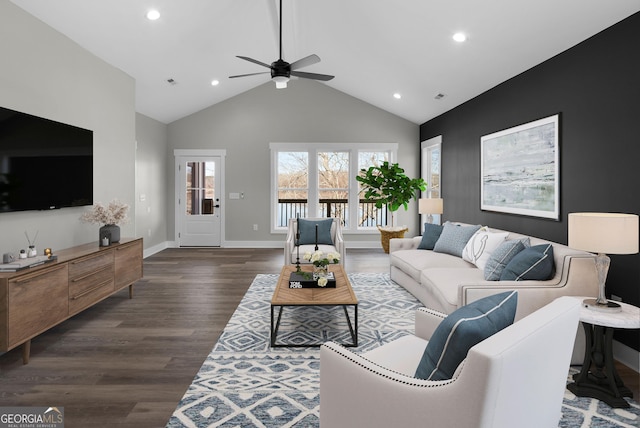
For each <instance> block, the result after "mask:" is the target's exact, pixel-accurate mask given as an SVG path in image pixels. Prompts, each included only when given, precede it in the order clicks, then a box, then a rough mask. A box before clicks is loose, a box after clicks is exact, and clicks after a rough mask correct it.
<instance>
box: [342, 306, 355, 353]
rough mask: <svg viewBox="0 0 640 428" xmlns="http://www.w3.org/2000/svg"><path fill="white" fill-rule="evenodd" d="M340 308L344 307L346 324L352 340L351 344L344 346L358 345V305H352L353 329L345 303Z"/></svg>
mask: <svg viewBox="0 0 640 428" xmlns="http://www.w3.org/2000/svg"><path fill="white" fill-rule="evenodd" d="M342 309H344V315H345V316H346V317H347V324H349V332H350V333H351V340H352V341H353V345H345V346H353V347H358V305H353V311H354V325H355V329H354V326H353V325H352V324H351V318H350V317H349V312H348V310H347V305H343V306H342Z"/></svg>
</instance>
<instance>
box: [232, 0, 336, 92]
mask: <svg viewBox="0 0 640 428" xmlns="http://www.w3.org/2000/svg"><path fill="white" fill-rule="evenodd" d="M237 57H238V58H240V59H243V60H245V61H249V62H253V63H254V64H258V65H261V66H263V67H266V68H269V69H271V79H272V80H273V81H274V82H276V88H278V89H282V88H286V87H287V82H288V81H289V77H291V76H296V77H301V78H303V79H314V80H322V81H327V80H331V79H333V77H334V76H330V75H328V74H318V73H307V72H304V71H297V70H298V69H299V68H302V67H307V66H309V65H313V64H317V63H319V62H320V57H319V56H318V55H315V54H313V55H309V56H306V57H304V58H302V59H299V60H297V61H295V62H293V63H291V64H289V63H288V62H286V61H285V60H283V59H282V0H280V58H279V59H278V60H277V61H274V62H272V63H271V65H269V64H266V63H264V62H262V61H258V60H257V59H253V58H249V57H246V56H240V55H237ZM266 73H268V72H267V71H264V72H261V73H249V74H239V75H236V76H229V78H230V79H233V78H236V77H246V76H255V75H257V74H266Z"/></svg>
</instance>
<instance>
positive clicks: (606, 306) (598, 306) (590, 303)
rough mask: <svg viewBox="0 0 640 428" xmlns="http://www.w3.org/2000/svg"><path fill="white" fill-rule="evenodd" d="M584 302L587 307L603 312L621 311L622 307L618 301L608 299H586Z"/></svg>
mask: <svg viewBox="0 0 640 428" xmlns="http://www.w3.org/2000/svg"><path fill="white" fill-rule="evenodd" d="M582 304H584V306H585V307H586V308H589V309H592V310H594V311H601V312H620V311H622V308H621V307H620V305H619V304H617V303H616V302H612V301H609V300H607V301H606V302H605V303H598V301H597V299H584V300H583V301H582Z"/></svg>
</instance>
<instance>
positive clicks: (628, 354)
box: [613, 340, 640, 373]
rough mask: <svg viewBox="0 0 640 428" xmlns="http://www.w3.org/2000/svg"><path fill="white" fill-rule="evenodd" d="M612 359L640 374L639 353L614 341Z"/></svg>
mask: <svg viewBox="0 0 640 428" xmlns="http://www.w3.org/2000/svg"><path fill="white" fill-rule="evenodd" d="M613 358H615V359H616V360H618V361H620V362H621V363H622V364H624V365H625V366H627V367H629V368H630V369H632V370H635V371H636V372H638V373H640V352H638V351H636V350H635V349H633V348H630V347H628V346H627V345H625V344H623V343H620V342H618V341H616V340H614V341H613Z"/></svg>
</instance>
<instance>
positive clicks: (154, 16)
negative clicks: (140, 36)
mask: <svg viewBox="0 0 640 428" xmlns="http://www.w3.org/2000/svg"><path fill="white" fill-rule="evenodd" d="M158 18H160V12H158V11H157V10H155V9H151V10H150V11H149V12H147V19H148V20H149V21H155V20H156V19H158Z"/></svg>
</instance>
